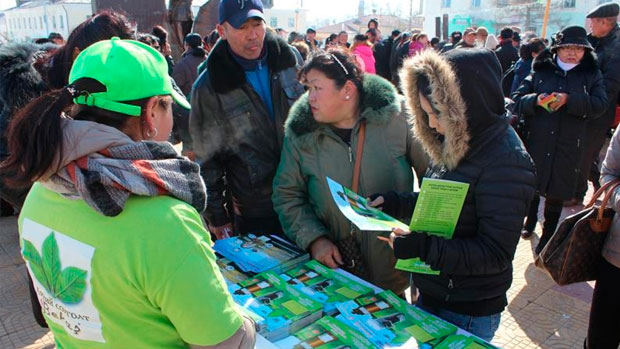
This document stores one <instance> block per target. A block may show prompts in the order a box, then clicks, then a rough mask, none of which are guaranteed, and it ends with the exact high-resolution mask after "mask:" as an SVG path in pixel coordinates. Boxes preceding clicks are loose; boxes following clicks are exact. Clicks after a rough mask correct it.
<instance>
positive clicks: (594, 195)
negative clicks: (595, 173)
mask: <svg viewBox="0 0 620 349" xmlns="http://www.w3.org/2000/svg"><path fill="white" fill-rule="evenodd" d="M618 183H620V179H614V180H613V181H610V182H607V183H605V184H603V185H602V186H601V187H600V188H599V189H598V190H597V191H596V192H595V193H594V194H593V195H592V198H590V202H588V204H587V205H586V206H585V208H590V207H592V206H593V205H594V203H596V200H598V198H599V197H600V196H601V195H602V194H603V193H604V192H605V190H607V189H608V188H609V187H611V186H612V185H616V184H618Z"/></svg>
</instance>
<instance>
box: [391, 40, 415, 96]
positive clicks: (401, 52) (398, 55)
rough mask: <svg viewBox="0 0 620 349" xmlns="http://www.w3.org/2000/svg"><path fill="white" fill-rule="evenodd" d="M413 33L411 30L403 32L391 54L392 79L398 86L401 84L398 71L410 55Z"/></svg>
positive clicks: (395, 42)
mask: <svg viewBox="0 0 620 349" xmlns="http://www.w3.org/2000/svg"><path fill="white" fill-rule="evenodd" d="M411 37H412V34H411V33H409V32H403V33H401V34H400V35H399V36H398V37H397V38H396V39H395V40H394V44H393V46H392V52H391V56H390V72H391V73H392V78H391V81H392V83H393V84H394V86H396V87H397V88H398V87H399V86H400V75H399V74H398V71H399V70H400V68H401V67H402V66H403V61H404V60H405V59H406V58H407V57H408V56H409V44H410V43H411Z"/></svg>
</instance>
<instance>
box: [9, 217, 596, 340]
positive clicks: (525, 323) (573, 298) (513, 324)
mask: <svg viewBox="0 0 620 349" xmlns="http://www.w3.org/2000/svg"><path fill="white" fill-rule="evenodd" d="M577 209H578V207H573V208H570V209H565V212H564V214H568V213H570V212H571V211H576V210H577ZM537 241H538V238H533V239H532V240H528V241H526V240H521V242H520V243H519V247H518V250H517V254H516V258H515V261H514V266H515V270H514V283H513V285H512V288H511V289H510V290H509V292H508V297H509V303H510V304H509V306H508V308H507V309H506V311H505V312H504V313H503V314H502V321H501V327H500V329H499V331H498V332H497V334H496V336H495V339H494V341H493V343H494V344H496V345H498V346H500V347H503V348H554V349H556V348H580V347H581V346H582V343H583V339H584V337H585V335H586V330H587V325H588V314H589V312H590V300H591V297H592V290H593V284H591V283H590V284H589V283H583V284H577V285H571V286H567V287H558V286H556V285H555V284H554V283H553V281H552V280H551V279H550V278H549V277H548V276H547V275H546V274H544V273H543V272H542V271H540V270H538V269H537V268H536V267H535V266H534V264H533V263H532V250H533V248H534V246H535V244H536V242H537ZM26 280H27V279H26V268H25V266H24V263H23V261H22V259H21V257H20V255H19V247H18V240H17V225H16V219H15V218H12V217H11V218H0V348H53V347H54V344H53V343H54V340H53V336H52V335H51V334H50V333H49V332H48V331H46V330H44V329H42V328H40V327H38V326H37V324H36V323H35V322H34V319H33V318H32V314H31V309H30V300H29V296H28V289H27V283H26V282H27V281H26Z"/></svg>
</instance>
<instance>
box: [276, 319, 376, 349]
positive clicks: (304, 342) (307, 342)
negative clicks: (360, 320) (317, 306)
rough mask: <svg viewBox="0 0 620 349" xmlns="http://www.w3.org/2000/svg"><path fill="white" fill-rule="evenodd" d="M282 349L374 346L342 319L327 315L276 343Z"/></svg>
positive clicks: (333, 348) (334, 348) (332, 348)
mask: <svg viewBox="0 0 620 349" xmlns="http://www.w3.org/2000/svg"><path fill="white" fill-rule="evenodd" d="M274 344H275V345H276V346H277V347H279V348H282V349H291V348H292V349H310V348H319V349H336V348H373V347H374V345H373V344H372V343H371V342H370V341H369V340H368V339H366V338H365V337H364V336H362V335H361V334H360V333H358V332H357V331H355V330H354V329H352V328H350V327H349V326H347V325H346V324H344V323H343V322H341V321H340V320H337V319H334V318H333V317H330V316H325V317H323V318H321V319H319V320H318V321H316V322H315V323H313V324H311V325H310V326H308V327H305V328H303V329H301V330H299V331H297V332H295V333H293V334H292V335H290V336H288V337H286V338H284V339H282V340H280V341H278V342H276V343H274Z"/></svg>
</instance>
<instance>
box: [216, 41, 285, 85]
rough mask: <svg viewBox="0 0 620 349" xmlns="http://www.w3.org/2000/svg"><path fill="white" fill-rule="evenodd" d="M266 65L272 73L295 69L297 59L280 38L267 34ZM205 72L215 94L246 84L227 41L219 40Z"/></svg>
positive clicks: (243, 73)
mask: <svg viewBox="0 0 620 349" xmlns="http://www.w3.org/2000/svg"><path fill="white" fill-rule="evenodd" d="M264 45H265V46H266V49H267V65H268V66H269V69H270V70H271V71H272V72H273V73H277V72H280V71H282V70H285V69H288V68H292V67H295V65H297V59H296V58H295V54H294V53H293V51H292V50H291V47H290V46H289V45H288V44H287V43H286V41H284V40H283V39H282V38H280V37H278V36H277V35H275V34H271V33H269V32H267V34H266V35H265V43H264ZM207 72H208V73H209V78H210V80H211V86H213V89H214V90H215V92H216V93H227V92H230V91H232V90H235V89H237V88H239V87H241V86H242V85H243V84H245V82H246V78H245V72H244V71H243V69H242V68H241V65H239V63H237V61H236V60H235V59H234V57H233V56H232V54H231V52H230V49H229V45H228V41H226V40H219V41H218V42H217V44H216V45H215V47H213V50H212V51H211V53H210V54H209V57H208V58H207Z"/></svg>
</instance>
